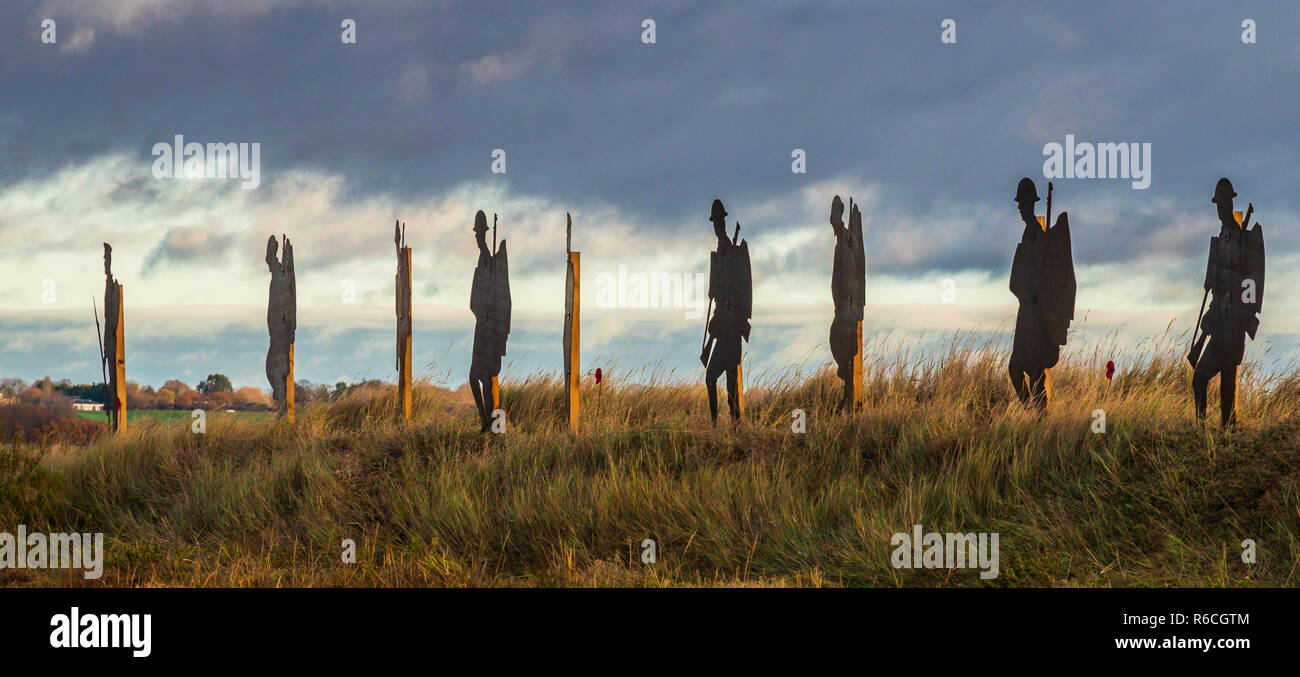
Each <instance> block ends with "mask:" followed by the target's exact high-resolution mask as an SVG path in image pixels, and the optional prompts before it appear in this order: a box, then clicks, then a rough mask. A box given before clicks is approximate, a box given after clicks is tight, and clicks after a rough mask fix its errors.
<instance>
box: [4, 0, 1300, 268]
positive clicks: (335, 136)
mask: <svg viewBox="0 0 1300 677" xmlns="http://www.w3.org/2000/svg"><path fill="white" fill-rule="evenodd" d="M156 4H157V3H153V4H151V3H146V2H140V1H135V2H126V3H122V5H121V6H122V7H133V6H150V7H152V6H154V5H156ZM222 4H223V3H206V4H205V3H181V4H176V5H172V6H168V7H169V9H168V10H167V11H162V10H149V11H141V12H139V14H138V16H135V18H134V19H133V20H132V21H131V22H130V23H129V25H127V26H126V27H123V26H121V25H115V24H114V23H113V22H111V21H106V20H105V19H104V18H103V17H104V13H103V12H100V13H98V14H91V13H87V10H86V9H85V7H86V5H85V3H77V2H57V1H52V2H49V3H46V4H44V5H35V4H32V3H26V4H24V3H19V4H17V5H13V4H6V8H5V10H4V15H5V17H6V18H5V20H0V91H3V92H5V97H4V99H3V101H2V102H0V143H2V144H3V146H4V148H5V162H3V163H0V181H3V182H13V181H16V180H19V179H22V178H26V177H32V176H40V175H43V174H48V173H49V172H52V171H55V170H57V169H59V168H60V167H64V166H67V165H70V164H74V163H80V162H83V161H85V160H88V159H90V158H92V157H95V156H98V155H101V154H104V153H107V152H112V151H125V152H127V153H129V154H131V155H132V156H134V157H136V158H138V160H139V162H140V163H141V167H148V166H149V164H150V162H151V160H152V158H151V157H150V154H149V149H150V148H151V147H152V145H153V144H154V143H156V142H159V141H169V140H170V139H171V138H172V136H173V135H175V134H184V135H185V136H186V137H187V138H188V139H192V140H199V141H244V142H261V143H262V173H263V176H264V177H265V179H266V180H267V181H269V182H274V181H275V177H276V175H277V174H282V173H284V172H288V171H290V170H294V169H312V170H319V171H322V172H326V173H330V174H337V175H341V176H343V177H344V178H345V179H346V181H347V183H346V190H347V191H348V194H347V195H345V196H344V197H343V199H345V200H346V199H348V198H362V197H369V196H374V195H377V194H382V195H388V196H391V197H393V198H394V199H415V198H419V197H423V196H428V195H431V194H436V193H438V192H440V191H443V190H446V189H448V188H451V187H453V186H455V185H458V184H460V183H462V182H464V181H466V180H493V179H494V177H493V176H492V175H491V174H490V173H489V165H490V161H491V158H490V153H491V151H492V149H494V148H503V149H505V150H506V151H507V154H508V155H507V157H508V169H509V172H508V175H507V176H508V181H509V184H510V186H511V188H512V189H513V190H515V191H519V192H521V193H526V194H537V195H544V196H546V197H547V198H549V199H551V200H554V201H556V202H559V203H566V202H570V201H573V202H578V201H590V200H600V201H605V202H608V203H609V204H611V205H613V206H615V207H616V208H618V209H621V210H623V211H625V212H626V214H627V215H628V217H629V219H630V220H632V221H634V222H636V223H638V224H640V227H641V228H644V229H647V230H649V231H651V232H662V233H663V234H664V235H665V236H668V235H669V234H677V233H676V232H675V231H676V230H677V229H679V228H682V226H681V225H679V224H681V223H690V224H692V225H691V226H690V227H692V228H694V227H699V228H700V229H701V231H704V232H707V223H706V222H705V218H706V217H707V210H708V204H709V202H710V201H711V200H712V199H713V198H714V197H716V196H723V197H724V199H726V200H727V203H728V206H729V207H731V208H732V209H733V211H734V212H736V213H738V214H744V212H745V208H746V207H747V206H749V205H751V204H754V203H757V202H759V201H762V200H765V199H769V198H770V197H771V196H773V195H781V194H785V193H789V192H791V191H795V190H797V189H799V188H801V187H803V186H805V185H807V184H808V183H810V182H813V181H817V180H822V179H832V178H837V177H851V178H853V179H855V180H860V181H862V182H865V183H868V184H871V185H873V186H879V187H881V188H882V189H883V190H884V191H885V194H886V195H887V197H886V198H885V200H884V205H883V206H882V214H890V213H898V214H902V215H907V216H906V217H900V219H899V220H894V219H891V218H879V219H876V221H877V222H878V223H879V226H878V229H877V230H876V231H875V232H876V234H877V237H880V238H881V241H880V242H879V243H878V251H879V252H880V253H879V254H878V255H879V256H880V260H879V261H878V262H877V263H878V267H877V269H885V270H891V271H893V272H897V273H899V274H906V275H923V274H926V273H927V272H928V271H931V270H961V269H979V270H988V271H994V270H1004V269H1005V267H1006V265H1007V261H1008V257H1009V252H1010V248H1013V247H1014V241H1015V238H1016V237H1017V233H1018V226H1017V222H1016V215H1015V210H1014V205H1012V204H1011V203H1010V197H1011V194H1012V193H1013V191H1014V186H1015V182H1016V180H1017V179H1019V178H1020V177H1021V176H1026V175H1027V176H1032V177H1035V178H1036V179H1037V180H1038V181H1039V183H1040V186H1041V185H1042V184H1043V181H1042V179H1041V176H1042V169H1041V168H1042V162H1043V156H1042V147H1043V144H1044V143H1047V142H1050V141H1056V142H1061V141H1062V140H1063V139H1064V136H1065V135H1066V134H1074V135H1076V136H1077V137H1078V138H1079V140H1081V141H1107V142H1121V141H1139V142H1150V143H1152V146H1153V156H1154V157H1153V161H1154V168H1153V181H1152V184H1151V188H1150V189H1149V190H1146V191H1136V190H1131V189H1130V188H1129V186H1128V183H1127V182H1124V181H1100V180H1097V181H1058V182H1057V189H1058V199H1059V200H1061V202H1060V204H1061V205H1062V207H1066V208H1069V209H1070V210H1071V212H1072V216H1073V217H1074V219H1075V222H1076V223H1086V224H1088V229H1087V230H1086V231H1082V232H1081V231H1080V230H1078V229H1076V242H1077V245H1076V260H1077V261H1078V262H1080V263H1084V264H1086V263H1093V262H1105V261H1114V260H1122V258H1123V257H1127V256H1133V255H1134V254H1133V253H1131V252H1129V251H1125V250H1123V249H1118V248H1116V247H1115V246H1113V244H1114V243H1116V242H1119V241H1123V240H1126V239H1128V237H1129V234H1130V233H1131V232H1132V229H1133V228H1135V227H1143V228H1147V229H1150V230H1152V231H1158V230H1160V229H1162V228H1170V227H1174V226H1172V225H1171V224H1170V223H1169V222H1168V221H1163V222H1162V220H1161V217H1160V215H1158V214H1149V213H1144V212H1143V207H1144V206H1146V205H1149V204H1150V203H1151V202H1152V201H1153V200H1154V199H1156V197H1157V196H1163V197H1166V198H1171V199H1173V200H1175V201H1177V202H1178V203H1179V204H1187V205H1192V206H1193V207H1194V208H1195V209H1198V210H1202V211H1199V212H1193V213H1195V214H1200V217H1201V222H1200V223H1201V226H1200V231H1198V232H1199V233H1200V235H1198V236H1197V237H1192V236H1191V235H1190V234H1187V235H1186V236H1182V235H1180V236H1179V237H1176V238H1172V239H1156V240H1153V243H1154V245H1159V246H1169V247H1171V248H1172V249H1171V250H1169V251H1168V252H1167V253H1169V254H1177V255H1192V254H1193V253H1194V252H1196V251H1197V250H1198V248H1200V247H1202V246H1203V239H1204V238H1203V237H1201V236H1208V235H1209V234H1211V233H1212V232H1213V231H1214V229H1215V228H1216V224H1215V219H1214V212H1213V209H1212V207H1211V206H1210V205H1209V204H1208V201H1207V198H1208V194H1209V192H1210V190H1211V188H1212V187H1213V184H1214V181H1215V180H1216V179H1217V178H1218V177H1219V176H1220V175H1228V176H1231V177H1232V178H1233V179H1234V181H1235V182H1236V184H1237V186H1238V191H1239V192H1241V193H1242V196H1243V199H1249V200H1252V201H1254V202H1255V204H1256V205H1257V207H1258V208H1259V209H1260V214H1261V218H1263V216H1264V215H1265V214H1269V213H1271V214H1275V215H1276V214H1279V213H1283V212H1292V213H1294V212H1296V211H1298V210H1300V204H1297V200H1300V197H1298V196H1297V194H1296V191H1295V190H1294V179H1292V178H1291V175H1292V171H1291V169H1290V167H1291V165H1292V164H1293V163H1294V158H1295V157H1297V155H1298V154H1300V137H1298V136H1297V135H1296V134H1295V121H1294V112H1295V111H1296V110H1297V109H1298V104H1300V90H1297V89H1296V88H1295V87H1294V86H1293V85H1294V83H1295V82H1296V81H1297V75H1300V53H1297V51H1296V50H1295V48H1294V44H1295V38H1294V36H1297V35H1300V14H1297V13H1296V12H1295V11H1294V7H1293V5H1292V4H1291V3H1289V2H1268V3H1245V4H1244V5H1241V6H1236V7H1231V8H1229V7H1224V6H1222V5H1221V4H1220V3H1211V2H1197V3H1178V4H1170V5H1162V4H1157V3H1136V4H1135V3H1126V2H1102V3H1086V4H1074V5H1064V4H1058V5H1052V6H1040V5H1039V4H1036V3H1016V2H1005V3H998V4H991V3H990V4H983V3H981V4H979V5H972V4H969V3H957V2H916V3H892V2H890V3H823V4H818V5H811V6H810V5H809V4H807V3H708V4H705V5H701V4H699V3H685V2H671V3H649V4H647V5H644V6H642V7H636V8H628V7H625V6H621V5H620V6H618V7H612V6H607V5H606V4H604V3H590V2H568V3H559V2H556V3H545V4H538V5H534V4H524V3H518V2H448V3H423V2H420V3H415V2H401V3H395V4H381V3H365V4H352V3H340V2H323V3H288V4H280V5H275V4H268V3H259V2H234V3H230V6H238V7H240V8H249V9H247V11H243V10H241V11H229V10H216V9H211V7H220V6H222ZM191 7H197V9H190V10H186V9H184V8H191ZM265 7H270V9H264V10H263V9H260V8H265ZM46 8H49V9H46ZM177 8H179V9H177ZM47 12H48V13H52V15H54V16H55V18H56V19H58V20H59V22H60V24H59V26H60V36H61V39H65V38H66V39H71V37H72V36H73V35H74V34H77V33H78V32H79V31H81V32H82V34H83V35H84V31H85V30H86V29H89V28H94V29H95V33H94V36H93V40H92V41H91V42H90V43H89V44H88V45H83V46H80V47H79V48H78V49H76V50H56V49H52V48H50V47H49V46H46V45H41V44H40V42H39V39H38V38H39V24H40V19H41V18H42V17H43V15H44V14H45V13H47ZM1247 16H1249V17H1251V18H1253V19H1255V20H1256V22H1257V24H1258V31H1259V43H1258V44H1256V45H1243V44H1242V43H1241V41H1240V32H1241V28H1240V23H1241V20H1242V19H1243V18H1244V17H1247ZM344 17H347V18H353V19H355V20H356V21H357V25H358V44H357V45H343V44H341V42H340V40H339V34H340V31H341V29H340V25H339V24H340V21H341V20H342V18H344ZM646 17H650V18H653V19H655V21H656V22H657V26H656V29H657V44H654V45H644V44H642V43H641V41H640V33H641V21H642V19H643V18H646ZM945 18H953V19H955V20H956V21H957V37H958V42H957V44H956V45H942V44H940V41H939V32H940V26H939V23H940V21H941V20H942V19H945ZM794 148H803V149H804V150H806V151H807V154H808V171H809V173H808V174H807V175H802V176H796V175H793V174H791V172H790V170H789V166H790V152H791V150H792V149H794ZM495 179H496V180H502V181H504V180H506V179H505V178H502V177H495ZM120 190H122V191H127V192H134V193H139V192H141V191H148V190H150V187H149V186H147V185H123V186H122V187H121V189H120ZM1041 190H1042V188H1041V187H1040V191H1041ZM828 197H829V196H828ZM255 199H260V197H258V198H255ZM938 201H943V202H945V203H949V204H959V205H966V206H967V208H968V209H970V210H976V211H978V212H979V213H981V214H986V215H987V218H988V219H989V221H988V222H985V223H982V224H979V227H978V228H976V227H974V225H973V224H972V225H970V228H969V230H962V229H956V230H954V229H953V228H952V227H948V226H940V225H939V224H940V221H938V220H933V221H932V220H930V219H927V218H925V217H926V215H928V214H932V213H933V210H934V209H935V204H936V202H938ZM1102 202H1106V203H1110V204H1115V205H1118V207H1117V211H1116V212H1114V213H1116V214H1123V213H1130V214H1139V215H1140V217H1139V218H1138V219H1136V220H1134V219H1128V218H1119V217H1115V218H1108V219H1106V220H1098V219H1097V218H1090V216H1094V215H1091V214H1089V208H1090V205H1094V204H1100V203H1102ZM873 216H875V215H871V214H868V215H867V217H868V218H869V219H871V218H872V217H873ZM742 218H745V224H746V229H747V230H748V231H750V232H763V231H774V230H779V229H783V228H789V227H791V226H792V225H794V224H792V222H791V221H790V220H789V219H788V218H787V217H786V216H782V219H780V220H778V219H775V218H774V219H771V220H765V218H764V217H763V216H758V217H756V218H753V219H752V220H751V219H749V218H747V217H742ZM10 227H11V226H10ZM1293 230H1294V229H1291V230H1287V229H1273V230H1272V231H1271V232H1270V237H1271V238H1273V239H1271V240H1270V247H1278V246H1281V247H1292V248H1293V247H1294V246H1295V245H1296V243H1297V242H1298V241H1300V240H1298V238H1297V237H1296V236H1294V235H1292V234H1291V233H1292V231H1293ZM694 234H699V233H694ZM705 237H706V239H707V235H705ZM891 238H892V239H891ZM898 238H910V239H913V240H914V241H915V242H918V243H920V244H921V245H924V246H915V245H906V243H905V242H903V241H900V240H898ZM905 250H906V251H905ZM899 252H904V253H905V254H907V255H906V256H899V255H898V253H899ZM160 256H162V254H160ZM1117 257H1118V259H1117ZM520 263H521V265H523V262H522V261H521V262H520ZM796 263H797V262H795V261H790V262H789V264H790V265H795V264H796Z"/></svg>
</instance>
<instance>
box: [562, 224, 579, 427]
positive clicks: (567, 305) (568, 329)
mask: <svg viewBox="0 0 1300 677" xmlns="http://www.w3.org/2000/svg"><path fill="white" fill-rule="evenodd" d="M564 218H565V221H566V223H565V226H564V250H565V252H566V253H567V254H568V256H567V260H568V267H567V270H566V272H565V278H564V389H565V391H566V392H567V394H568V398H567V407H566V409H567V411H568V414H569V429H570V430H577V428H578V405H579V401H578V383H579V381H580V380H581V375H580V369H581V367H580V366H579V365H580V364H581V363H580V362H579V360H578V352H579V350H578V349H579V345H580V344H581V340H580V336H579V323H580V316H581V308H580V304H579V299H580V298H581V274H582V269H581V265H580V264H581V261H582V253H581V252H575V251H573V217H572V216H570V215H569V214H568V213H567V212H566V213H565V214H564Z"/></svg>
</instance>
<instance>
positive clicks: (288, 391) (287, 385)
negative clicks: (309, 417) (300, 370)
mask: <svg viewBox="0 0 1300 677" xmlns="http://www.w3.org/2000/svg"><path fill="white" fill-rule="evenodd" d="M284 417H285V418H286V419H288V420H289V422H290V423H293V344H292V343H290V344H289V374H288V375H287V376H285V377H284Z"/></svg>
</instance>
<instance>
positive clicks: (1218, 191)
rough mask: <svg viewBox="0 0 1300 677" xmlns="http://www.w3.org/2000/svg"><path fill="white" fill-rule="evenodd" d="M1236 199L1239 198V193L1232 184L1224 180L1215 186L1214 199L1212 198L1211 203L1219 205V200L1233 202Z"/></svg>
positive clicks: (1220, 180)
mask: <svg viewBox="0 0 1300 677" xmlns="http://www.w3.org/2000/svg"><path fill="white" fill-rule="evenodd" d="M1234 197H1237V191H1235V190H1233V189H1232V182H1231V181H1229V180H1228V179H1227V178H1222V179H1219V182H1218V183H1216V184H1214V197H1212V198H1210V202H1214V203H1216V204H1217V203H1218V202H1219V200H1231V199H1232V198H1234Z"/></svg>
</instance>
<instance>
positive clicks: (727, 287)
mask: <svg viewBox="0 0 1300 677" xmlns="http://www.w3.org/2000/svg"><path fill="white" fill-rule="evenodd" d="M726 217H727V210H726V209H725V208H723V206H722V201H721V200H714V201H713V208H712V213H711V214H710V215H709V220H710V221H712V222H713V234H714V235H716V236H717V238H718V249H717V251H714V252H710V254H709V304H710V306H711V307H712V317H710V318H709V319H708V324H707V325H705V327H706V329H705V331H706V335H705V341H704V345H703V347H702V350H701V351H700V362H701V363H702V364H703V365H704V368H705V372H704V385H705V387H706V388H707V389H708V392H709V416H710V417H711V418H712V419H713V423H714V425H716V424H717V423H718V377H719V376H721V375H722V374H723V373H724V372H725V373H726V375H727V408H728V409H729V410H730V411H731V418H732V419H733V420H739V419H740V414H741V410H740V388H741V385H740V380H739V373H738V372H739V367H740V341H741V339H742V338H743V339H744V340H746V341H748V340H749V320H750V317H751V315H752V311H753V279H752V276H751V275H750V267H749V243H748V242H745V241H744V240H740V223H739V222H737V223H736V233H735V235H734V236H732V238H731V239H727V218H726ZM706 317H708V315H707V314H706Z"/></svg>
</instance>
